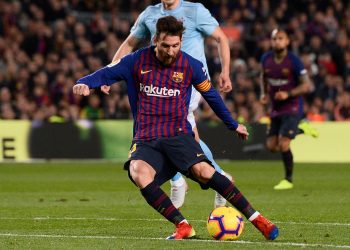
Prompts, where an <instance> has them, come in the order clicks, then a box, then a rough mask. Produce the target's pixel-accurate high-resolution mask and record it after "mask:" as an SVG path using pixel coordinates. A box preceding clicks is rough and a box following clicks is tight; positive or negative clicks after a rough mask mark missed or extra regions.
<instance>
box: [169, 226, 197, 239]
mask: <svg viewBox="0 0 350 250" xmlns="http://www.w3.org/2000/svg"><path fill="white" fill-rule="evenodd" d="M195 235H196V232H195V231H194V229H193V227H192V226H191V225H190V224H188V223H186V222H181V223H179V224H177V225H176V230H175V232H174V233H173V234H172V235H170V236H169V237H167V238H166V239H167V240H181V239H189V238H192V237H193V236H195Z"/></svg>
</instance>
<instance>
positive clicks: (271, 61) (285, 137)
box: [260, 29, 312, 190]
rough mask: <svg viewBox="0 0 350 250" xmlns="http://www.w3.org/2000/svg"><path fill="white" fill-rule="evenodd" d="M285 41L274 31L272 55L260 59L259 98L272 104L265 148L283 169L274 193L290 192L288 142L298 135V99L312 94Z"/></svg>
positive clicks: (292, 163)
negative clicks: (279, 158) (277, 157)
mask: <svg viewBox="0 0 350 250" xmlns="http://www.w3.org/2000/svg"><path fill="white" fill-rule="evenodd" d="M288 45H289V38H288V35H287V33H286V31H284V30H281V29H274V30H273V31H272V34H271V46H272V51H270V52H267V53H265V54H264V55H263V56H262V59H261V64H262V77H261V96H260V100H261V102H262V103H263V104H266V103H267V95H266V94H267V92H268V94H269V97H270V101H271V104H272V109H271V127H270V130H269V134H268V138H267V142H266V145H267V148H268V149H269V150H270V151H272V152H281V154H282V160H283V164H284V169H285V179H283V180H281V181H280V182H279V183H278V184H277V185H276V186H275V187H274V189H275V190H284V189H291V188H293V183H292V181H293V179H292V178H293V165H294V162H293V154H292V152H291V150H290V142H291V140H293V139H294V138H295V136H296V134H297V132H298V123H299V121H300V118H301V117H300V109H301V107H300V104H301V103H302V102H301V101H300V99H301V98H302V97H301V96H302V95H304V94H306V93H309V92H310V91H311V90H312V84H311V82H310V79H309V77H308V74H307V71H306V69H305V68H304V65H303V64H302V62H301V61H300V60H299V58H298V57H297V56H296V55H295V54H293V53H292V52H290V51H288Z"/></svg>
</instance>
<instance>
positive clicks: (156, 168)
mask: <svg viewBox="0 0 350 250" xmlns="http://www.w3.org/2000/svg"><path fill="white" fill-rule="evenodd" d="M156 27H157V31H156V35H155V37H154V44H155V46H149V47H147V48H143V49H140V50H138V51H136V52H134V53H132V54H129V55H127V56H125V57H123V58H122V59H121V60H120V61H119V62H116V63H114V64H110V65H108V66H107V67H104V68H102V69H100V70H98V71H96V72H94V73H93V74H91V75H88V76H85V77H83V78H81V79H79V80H78V81H77V84H76V85H74V87H73V92H74V93H75V94H79V95H89V94H90V88H96V87H100V86H101V85H102V84H107V85H110V84H113V83H115V82H117V81H120V80H125V81H126V84H127V89H128V95H129V99H130V105H131V109H132V113H133V118H134V132H135V133H134V138H133V142H132V146H131V148H130V157H129V160H128V161H127V162H126V163H125V167H126V168H127V169H128V174H129V177H130V179H131V180H132V181H133V182H134V183H135V184H136V185H137V187H139V188H140V191H141V194H142V195H143V197H144V198H145V200H146V201H147V203H148V204H149V205H150V206H152V207H153V208H154V209H155V210H156V211H158V212H159V213H160V214H162V215H163V216H164V217H165V218H166V219H167V220H169V221H170V222H172V223H174V224H175V226H176V230H175V232H174V234H172V235H171V236H169V237H168V239H185V238H191V237H193V236H194V235H195V231H194V229H193V228H192V226H191V225H190V224H189V223H188V222H187V220H186V219H185V218H184V216H183V215H182V214H181V213H180V211H179V210H178V209H177V208H176V207H174V205H173V203H172V202H171V200H170V198H169V197H168V196H167V194H166V193H165V192H164V191H163V190H162V189H161V188H160V185H162V184H163V183H164V182H166V181H168V180H169V179H170V178H171V177H173V176H174V174H175V173H176V172H178V171H180V172H181V173H182V174H184V175H186V176H187V177H189V178H191V179H193V180H194V181H196V182H198V183H199V184H200V185H201V187H202V188H203V189H207V188H212V189H214V190H215V191H217V192H218V193H219V194H220V195H222V196H223V197H225V199H226V200H228V201H229V202H230V203H231V204H232V205H233V206H235V207H236V208H237V209H238V210H239V211H240V212H241V213H242V214H244V215H245V217H246V218H247V219H248V220H249V221H251V222H252V223H253V225H254V226H255V227H256V228H257V229H258V230H259V231H260V232H261V233H262V234H263V235H264V236H265V238H266V239H268V240H274V239H275V238H276V237H277V236H278V228H277V227H276V226H275V225H274V224H273V223H271V222H270V221H268V220H267V219H266V218H265V217H263V216H262V215H261V214H260V213H259V212H257V211H256V210H255V209H254V208H253V207H252V206H251V205H250V203H249V202H248V201H247V199H246V198H245V197H244V196H243V194H242V193H241V192H240V191H239V190H238V188H237V187H236V186H235V185H234V184H233V183H232V182H231V181H230V180H229V179H228V178H227V177H226V176H224V175H222V174H220V173H219V172H217V171H216V170H215V169H214V167H213V166H212V165H210V161H209V160H208V158H207V157H206V156H205V155H204V152H203V151H202V149H201V147H200V145H199V143H198V142H197V141H196V140H195V139H194V133H193V130H192V127H191V124H190V123H189V121H188V120H187V114H188V107H189V103H190V96H191V91H192V86H194V87H195V88H196V89H197V90H198V91H199V92H200V93H201V94H202V96H203V97H204V98H205V100H206V101H207V102H208V103H209V105H210V106H211V108H212V109H213V110H214V111H215V113H216V115H217V116H218V117H220V118H221V119H222V120H223V121H224V123H225V124H226V126H227V128H228V129H230V130H232V131H235V132H236V134H237V135H238V136H239V137H240V138H242V139H247V138H248V132H247V129H246V127H245V126H243V125H241V124H238V123H237V122H236V121H235V120H233V119H232V117H231V114H230V112H229V110H228V109H227V108H226V107H225V105H224V103H223V101H222V99H221V97H220V95H219V94H218V92H217V91H216V90H215V88H214V87H213V86H212V85H211V83H210V81H209V79H208V77H207V74H206V72H205V71H203V64H202V63H201V62H200V61H198V60H196V59H194V58H193V57H191V56H190V55H188V54H186V53H185V52H182V51H180V48H181V40H182V33H183V31H184V26H183V24H182V22H181V21H179V20H177V19H176V18H175V17H173V16H166V17H162V18H160V19H158V21H157V24H156Z"/></svg>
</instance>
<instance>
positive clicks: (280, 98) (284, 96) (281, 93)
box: [275, 91, 289, 101]
mask: <svg viewBox="0 0 350 250" xmlns="http://www.w3.org/2000/svg"><path fill="white" fill-rule="evenodd" d="M288 97H289V94H288V92H287V91H278V92H276V93H275V100H277V101H284V100H286V99H288Z"/></svg>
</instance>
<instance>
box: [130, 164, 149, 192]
mask: <svg viewBox="0 0 350 250" xmlns="http://www.w3.org/2000/svg"><path fill="white" fill-rule="evenodd" d="M129 172H130V177H131V178H132V180H133V181H134V182H135V183H136V185H137V186H139V187H140V186H143V185H144V181H145V180H146V179H149V177H150V174H149V171H148V169H147V167H146V166H144V165H143V164H142V163H141V162H140V161H137V160H133V161H131V162H130V168H129Z"/></svg>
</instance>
